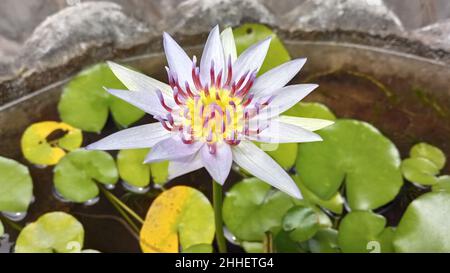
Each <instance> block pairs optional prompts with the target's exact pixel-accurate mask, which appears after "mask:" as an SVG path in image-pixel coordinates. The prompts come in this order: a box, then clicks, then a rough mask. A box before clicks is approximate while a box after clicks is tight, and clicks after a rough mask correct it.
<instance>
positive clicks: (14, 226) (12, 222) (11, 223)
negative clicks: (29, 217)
mask: <svg viewBox="0 0 450 273" xmlns="http://www.w3.org/2000/svg"><path fill="white" fill-rule="evenodd" d="M0 218H1V219H2V220H3V222H5V223H7V224H8V225H9V226H10V227H11V228H13V229H14V230H16V231H18V232H21V231H22V229H23V227H22V226H21V225H19V224H17V223H16V222H14V221H11V220H10V219H8V218H7V217H0Z"/></svg>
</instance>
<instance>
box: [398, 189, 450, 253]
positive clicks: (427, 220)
mask: <svg viewBox="0 0 450 273" xmlns="http://www.w3.org/2000/svg"><path fill="white" fill-rule="evenodd" d="M449 211H450V193H447V192H432V193H427V194H424V195H422V196H421V197H419V198H417V199H416V200H414V201H413V202H412V203H411V204H410V205H409V206H408V208H407V209H406V212H405V214H404V215H403V217H402V219H401V220H400V223H399V224H398V227H397V230H396V232H395V236H394V242H393V243H394V247H395V250H396V251H397V252H413V253H416V252H420V253H424V252H450V233H449V230H450V218H449V217H448V214H449Z"/></svg>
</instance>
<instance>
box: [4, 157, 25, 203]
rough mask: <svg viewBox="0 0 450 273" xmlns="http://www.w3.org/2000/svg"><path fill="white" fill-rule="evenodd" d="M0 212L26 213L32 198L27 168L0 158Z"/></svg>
mask: <svg viewBox="0 0 450 273" xmlns="http://www.w3.org/2000/svg"><path fill="white" fill-rule="evenodd" d="M0 174H1V175H0V211H4V212H26V211H27V210H28V206H29V205H30V203H31V199H32V198H33V182H32V180H31V176H30V172H29V171H28V168H27V167H26V166H24V165H22V164H20V163H19V162H17V161H14V160H11V159H7V158H4V157H1V156H0Z"/></svg>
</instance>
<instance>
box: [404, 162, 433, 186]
mask: <svg viewBox="0 0 450 273" xmlns="http://www.w3.org/2000/svg"><path fill="white" fill-rule="evenodd" d="M402 173H403V175H404V176H405V178H406V179H407V180H408V181H411V182H413V183H417V184H422V185H434V184H436V183H437V182H438V178H437V177H436V175H437V174H438V173H439V169H438V168H437V166H436V164H434V163H433V162H432V161H430V160H428V159H426V158H423V157H413V158H408V159H405V160H403V162H402Z"/></svg>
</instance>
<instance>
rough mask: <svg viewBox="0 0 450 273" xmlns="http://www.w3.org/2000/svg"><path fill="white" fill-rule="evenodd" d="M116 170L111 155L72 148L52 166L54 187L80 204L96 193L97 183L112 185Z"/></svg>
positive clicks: (97, 189)
mask: <svg viewBox="0 0 450 273" xmlns="http://www.w3.org/2000/svg"><path fill="white" fill-rule="evenodd" d="M117 180H118V173H117V168H116V164H115V162H114V159H113V157H112V156H111V155H110V154H108V153H106V152H103V151H87V150H76V151H73V152H70V153H69V154H67V155H66V156H65V157H63V159H61V161H60V162H59V163H58V165H57V166H56V167H55V169H54V177H53V181H54V183H55V187H56V190H57V191H58V192H59V193H60V194H61V195H62V196H63V197H64V198H65V199H67V200H69V201H72V202H78V203H83V202H86V201H88V200H91V199H93V198H95V197H97V196H98V194H99V188H98V185H97V182H98V183H102V184H115V183H117Z"/></svg>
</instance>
